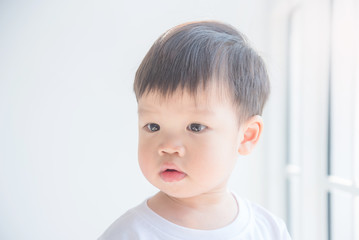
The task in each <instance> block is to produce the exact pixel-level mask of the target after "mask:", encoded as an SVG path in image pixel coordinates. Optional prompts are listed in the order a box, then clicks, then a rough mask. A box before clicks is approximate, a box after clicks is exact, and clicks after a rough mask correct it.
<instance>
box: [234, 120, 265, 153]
mask: <svg viewBox="0 0 359 240" xmlns="http://www.w3.org/2000/svg"><path fill="white" fill-rule="evenodd" d="M262 129H263V119H262V117H261V116H259V115H256V116H253V117H251V118H250V119H249V120H248V121H247V122H245V123H244V124H242V128H241V131H240V144H239V146H238V152H239V154H241V155H247V154H249V153H250V152H251V151H252V150H253V148H254V147H255V146H256V145H257V142H258V140H259V137H260V135H261V133H262Z"/></svg>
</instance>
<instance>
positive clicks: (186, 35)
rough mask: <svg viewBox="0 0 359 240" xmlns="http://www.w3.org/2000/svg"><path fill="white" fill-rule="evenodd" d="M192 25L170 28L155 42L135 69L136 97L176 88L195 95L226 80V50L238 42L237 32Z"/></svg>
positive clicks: (162, 92) (175, 89) (168, 91)
mask: <svg viewBox="0 0 359 240" xmlns="http://www.w3.org/2000/svg"><path fill="white" fill-rule="evenodd" d="M211 24H212V25H213V24H214V23H211ZM192 25H194V24H189V25H185V26H178V27H176V28H174V29H171V30H169V31H168V32H166V33H165V34H163V35H162V36H161V37H160V38H159V39H158V40H157V41H156V42H155V43H154V45H153V46H152V48H151V49H150V51H149V52H148V54H147V55H146V57H145V58H144V60H143V62H142V63H141V65H140V67H139V69H138V70H137V72H136V77H135V84H134V86H135V93H136V97H137V99H138V98H140V97H141V96H142V95H143V94H147V93H150V92H155V93H157V94H159V95H161V96H163V97H167V96H169V95H171V94H172V93H174V92H175V91H178V90H180V91H187V92H188V93H190V94H191V95H195V94H196V92H197V90H199V89H200V90H205V89H206V88H207V86H208V84H211V83H212V82H213V81H216V80H219V79H228V72H227V71H226V69H227V67H226V66H227V65H228V57H229V56H228V55H229V54H228V52H229V51H230V50H231V48H233V47H231V46H232V45H236V44H238V36H239V35H238V33H236V32H233V31H231V29H225V30H226V31H224V30H223V29H221V31H219V29H216V28H213V26H212V27H209V26H206V25H204V24H203V23H202V24H201V25H198V26H192ZM222 28H223V27H222ZM179 29H180V30H181V31H179ZM229 33H231V34H233V33H236V37H237V38H234V37H233V36H232V35H230V34H229ZM241 40H242V37H241ZM234 48H235V47H234ZM227 84H228V82H227ZM221 85H223V82H222V83H221ZM227 87H228V86H227Z"/></svg>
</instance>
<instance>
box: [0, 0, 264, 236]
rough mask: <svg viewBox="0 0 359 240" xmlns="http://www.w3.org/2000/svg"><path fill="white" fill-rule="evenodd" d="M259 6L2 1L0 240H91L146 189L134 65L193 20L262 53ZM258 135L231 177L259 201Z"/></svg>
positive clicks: (226, 0) (187, 0)
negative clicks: (209, 22)
mask: <svg viewBox="0 0 359 240" xmlns="http://www.w3.org/2000/svg"><path fill="white" fill-rule="evenodd" d="M265 2H267V1H264V0H255V1H245V0H241V1H236V0H221V1H219V0H217V1H215V0H206V1H204V0H202V1H191V0H182V1H179V0H178V1H164V0H163V1H115V0H113V1H94V0H90V1H81V0H72V1H69V0H65V1H1V2H0V239H37V240H39V239H40V240H41V239H54V240H55V239H95V238H96V237H97V236H98V235H99V234H101V233H102V232H103V231H104V230H105V228H106V227H108V225H109V224H110V223H111V222H113V221H114V220H115V219H116V218H117V217H118V216H120V215H121V214H122V213H124V212H125V211H126V210H127V209H128V208H130V207H132V206H134V205H136V204H138V203H140V202H141V201H143V200H144V199H145V198H146V197H148V196H149V195H151V194H153V193H155V192H156V190H155V189H154V188H153V187H152V186H151V185H150V184H148V183H147V182H146V180H145V179H144V178H143V177H142V174H141V172H140V170H139V168H138V166H137V115H136V110H137V109H136V101H135V97H134V94H133V92H132V81H133V77H134V73H135V71H136V69H137V67H138V65H139V63H140V61H141V60H142V58H143V56H144V55H145V53H146V51H147V50H148V49H149V47H150V46H151V44H152V43H153V41H154V40H155V39H156V38H157V37H158V36H159V35H160V34H161V33H162V32H164V31H165V30H167V29H168V28H170V27H172V26H174V25H176V24H179V23H183V22H186V21H190V20H201V19H217V20H221V21H224V22H228V23H230V24H232V25H234V26H236V27H238V28H239V29H240V30H241V31H243V32H244V33H245V34H246V35H247V36H248V37H249V39H250V40H251V42H252V43H253V45H254V46H255V48H257V49H258V50H259V52H260V53H262V54H263V55H264V57H266V56H265V55H266V53H265V49H266V46H267V39H268V38H267V36H266V34H267V6H266V5H265V4H264V3H265ZM269 104H270V103H269ZM266 114H267V113H266ZM264 135H266V132H264ZM266 139H269V138H268V136H267V137H264V139H262V141H261V143H260V146H259V148H258V149H257V150H256V151H255V152H254V154H253V155H252V156H250V157H246V158H243V159H240V161H239V164H238V167H237V168H236V169H235V171H234V176H233V178H232V182H231V186H232V188H233V189H235V191H236V192H238V193H239V194H240V195H244V196H245V197H247V198H250V199H252V200H254V201H257V202H260V203H262V204H264V205H266V200H267V196H266V192H265V191H264V189H265V188H266V185H265V182H266V181H265V176H266V172H265V165H264V163H265V161H264V155H265V153H264V152H263V151H264V150H263V149H265V148H264V147H263V146H264V145H265V142H264V141H266Z"/></svg>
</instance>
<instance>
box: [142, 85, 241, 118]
mask: <svg viewBox="0 0 359 240" xmlns="http://www.w3.org/2000/svg"><path fill="white" fill-rule="evenodd" d="M163 109H166V110H169V111H171V110H172V111H185V112H189V113H190V112H196V113H215V112H216V111H217V112H218V110H219V109H221V110H224V109H227V110H231V111H232V110H233V111H234V105H233V101H232V98H231V97H230V96H229V94H228V93H227V91H222V90H220V89H217V88H214V87H211V88H207V89H206V90H201V89H198V90H197V91H196V92H195V93H189V92H188V91H186V90H183V91H182V90H176V91H175V92H174V93H172V94H170V95H169V96H163V95H160V94H158V93H156V92H149V93H147V94H144V95H143V96H142V97H141V98H140V99H139V100H138V111H139V113H144V112H149V111H156V110H163Z"/></svg>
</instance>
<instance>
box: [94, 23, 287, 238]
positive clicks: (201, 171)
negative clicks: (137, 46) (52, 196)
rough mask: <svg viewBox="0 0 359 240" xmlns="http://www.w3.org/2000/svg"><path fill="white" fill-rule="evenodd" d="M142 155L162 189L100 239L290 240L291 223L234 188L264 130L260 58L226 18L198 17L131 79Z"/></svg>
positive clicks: (158, 47)
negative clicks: (234, 177) (241, 161)
mask: <svg viewBox="0 0 359 240" xmlns="http://www.w3.org/2000/svg"><path fill="white" fill-rule="evenodd" d="M134 91H135V94H136V98H137V102H138V118H139V121H138V124H139V143H138V161H139V165H140V168H141V171H142V173H143V174H144V176H145V177H146V179H147V180H148V181H149V182H150V183H151V184H153V185H154V186H155V187H157V188H158V189H159V192H158V193H157V194H156V195H154V196H151V197H150V198H148V199H146V200H145V201H144V202H143V203H142V204H140V205H139V206H137V207H135V208H133V209H131V210H129V211H128V212H126V213H125V214H124V215H122V216H121V217H120V218H119V219H117V220H116V221H115V222H114V223H113V224H112V225H111V226H110V227H109V228H108V229H107V230H106V231H105V233H104V234H103V235H102V236H101V237H100V239H101V240H115V239H121V240H135V239H141V240H157V239H162V240H175V239H176V240H179V239H181V240H187V239H188V240H190V239H191V240H192V239H196V240H197V239H203V240H211V239H218V240H224V239H255V240H260V239H266V240H268V239H275V240H281V239H290V236H289V234H288V232H287V229H286V226H285V224H284V222H283V221H282V220H281V219H279V218H277V217H276V216H274V215H273V214H271V213H270V212H268V211H267V210H265V209H264V208H262V207H261V206H259V205H257V204H254V203H251V202H249V201H248V200H246V199H243V198H240V197H239V196H237V195H236V194H235V193H233V192H231V191H230V190H228V188H227V183H228V180H229V177H230V175H231V172H232V170H233V169H234V166H235V164H236V161H237V159H238V156H239V155H246V154H249V153H250V152H251V151H252V149H253V148H254V147H255V145H256V144H257V142H258V140H259V137H260V136H261V132H262V129H263V120H262V118H261V116H260V115H261V113H262V109H263V106H264V104H265V102H266V100H267V97H268V94H269V80H268V76H267V73H266V68H265V65H264V62H263V60H262V58H261V57H260V56H259V55H258V54H257V53H256V52H255V51H254V50H253V49H252V48H251V47H250V46H249V44H248V42H247V41H246V39H245V38H244V36H243V35H242V34H241V33H239V32H238V31H237V30H236V29H234V28H233V27H232V26H230V25H227V24H223V23H220V22H214V21H213V22H212V21H206V22H192V23H186V24H183V25H179V26H176V27H174V28H172V29H170V30H168V31H167V32H165V33H164V34H163V35H162V36H160V38H159V39H158V40H157V41H156V42H155V43H154V44H153V46H152V47H151V49H150V50H149V52H148V53H147V55H146V56H145V58H144V59H143V61H142V63H141V65H140V66H139V68H138V70H137V72H136V77H135V81H134Z"/></svg>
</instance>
